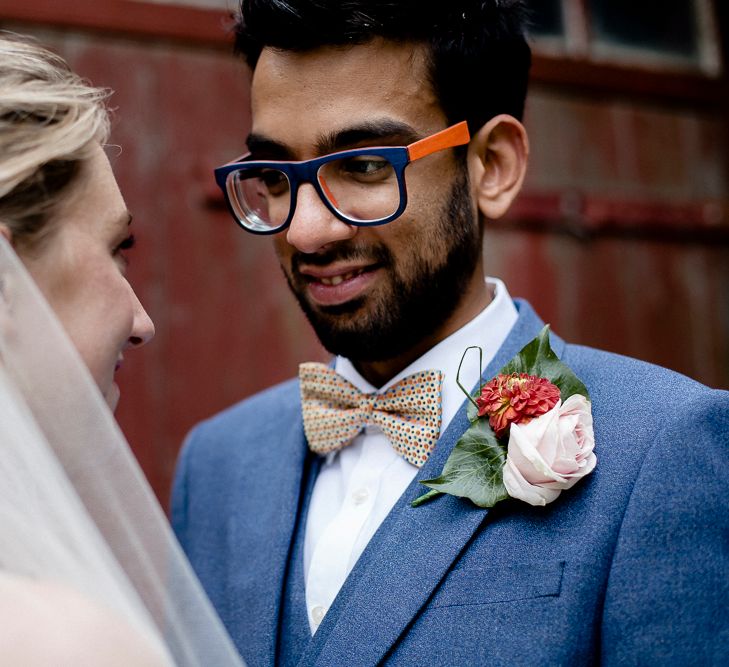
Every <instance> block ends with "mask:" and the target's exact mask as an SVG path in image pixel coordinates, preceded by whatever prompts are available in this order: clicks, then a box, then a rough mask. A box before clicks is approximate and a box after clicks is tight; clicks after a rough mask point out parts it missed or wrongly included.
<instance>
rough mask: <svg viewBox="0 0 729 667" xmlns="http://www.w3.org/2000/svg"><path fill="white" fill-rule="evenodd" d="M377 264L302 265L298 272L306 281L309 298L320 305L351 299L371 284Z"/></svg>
mask: <svg viewBox="0 0 729 667" xmlns="http://www.w3.org/2000/svg"><path fill="white" fill-rule="evenodd" d="M378 268H379V267H378V265H377V264H364V265H362V264H358V265H352V264H333V265H329V266H325V267H318V266H302V267H299V273H300V275H302V276H303V277H304V280H305V281H306V283H307V291H308V294H309V297H310V299H311V300H312V301H313V302H315V303H316V304H318V305H320V306H334V305H339V304H342V303H346V302H347V301H351V300H352V299H355V298H357V297H359V296H362V294H364V292H365V291H366V290H367V289H368V288H369V287H370V286H371V285H372V283H373V282H374V280H375V277H376V271H377V269H378Z"/></svg>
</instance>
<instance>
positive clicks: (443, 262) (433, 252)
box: [286, 168, 481, 362]
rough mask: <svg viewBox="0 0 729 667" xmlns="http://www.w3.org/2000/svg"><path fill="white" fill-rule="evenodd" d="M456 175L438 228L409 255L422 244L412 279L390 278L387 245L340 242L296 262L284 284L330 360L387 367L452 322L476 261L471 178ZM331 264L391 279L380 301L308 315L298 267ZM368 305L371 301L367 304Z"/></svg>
mask: <svg viewBox="0 0 729 667" xmlns="http://www.w3.org/2000/svg"><path fill="white" fill-rule="evenodd" d="M458 172H459V175H458V178H457V180H456V182H455V183H454V184H453V188H452V189H451V194H450V197H449V200H448V202H447V203H446V205H445V206H444V207H443V210H442V212H441V214H440V217H439V218H438V220H437V221H436V224H435V228H434V229H433V230H431V231H430V233H429V235H428V236H425V235H424V236H423V238H420V239H416V242H415V243H414V244H413V252H414V253H417V251H418V248H420V247H421V243H420V242H422V241H425V242H426V245H427V247H428V251H429V252H428V255H427V256H425V257H422V258H421V257H420V256H415V257H411V258H409V259H410V260H411V262H410V266H412V267H414V269H412V270H411V271H410V273H409V275H406V276H401V275H398V274H396V273H395V271H394V267H395V258H394V257H393V254H392V252H391V251H390V249H389V248H387V247H386V246H384V245H376V246H368V247H361V246H360V247H358V246H357V245H355V244H348V243H346V242H342V243H341V244H337V245H336V246H334V247H333V248H332V249H331V250H329V251H326V252H323V253H321V254H316V255H313V254H302V253H297V254H295V255H294V256H293V258H292V276H288V275H287V276H286V278H287V280H288V283H289V286H290V287H291V290H292V292H293V293H294V295H295V296H296V298H297V300H298V302H299V305H300V306H301V309H302V310H303V311H304V314H305V315H306V317H307V319H308V320H309V323H310V324H311V326H312V327H313V328H314V331H315V332H316V335H317V336H318V338H319V340H320V341H321V343H322V345H323V346H324V347H325V348H326V349H327V350H328V351H329V352H331V353H332V354H337V355H341V356H343V357H347V358H348V359H350V360H352V361H355V362H357V361H362V362H370V361H385V360H388V359H392V358H394V357H397V356H399V355H401V354H403V353H405V352H407V351H408V350H409V349H412V348H413V347H414V346H416V345H417V344H418V343H419V342H420V341H422V340H424V339H425V338H427V337H428V336H430V335H431V334H433V333H434V332H435V331H436V330H437V329H438V328H439V327H440V326H442V325H443V323H444V322H445V321H446V320H447V319H448V318H449V317H450V316H451V315H452V314H453V312H454V311H455V309H456V308H457V307H458V305H459V303H460V301H461V298H462V297H463V294H464V292H465V290H466V288H467V285H468V283H469V281H470V280H471V278H472V277H473V272H474V271H475V269H476V265H477V264H478V261H479V257H480V254H481V236H480V233H479V229H478V225H477V223H476V218H475V215H474V212H473V208H472V204H471V197H470V191H469V185H468V172H467V171H466V169H465V168H459V170H458ZM421 259H422V261H421ZM335 260H365V261H367V262H368V263H370V264H372V263H375V264H376V265H377V267H379V268H380V269H381V270H384V271H385V272H387V274H388V276H389V277H390V289H389V290H388V291H387V292H386V293H385V294H382V295H377V296H371V295H367V296H364V297H362V298H358V299H353V300H351V301H348V302H347V303H344V304H341V305H336V306H320V307H318V308H314V307H312V305H311V304H310V303H309V302H308V301H307V299H306V296H305V294H306V281H305V280H304V279H303V277H302V276H301V274H300V273H299V271H298V268H297V267H298V266H299V264H300V263H301V262H306V263H307V264H309V265H319V266H325V265H327V264H329V263H331V262H333V261H335ZM401 264H402V260H401ZM373 300H376V301H375V302H373V303H368V301H370V302H371V301H373ZM363 307H364V308H367V310H368V312H367V314H366V315H364V316H362V315H359V316H358V311H359V310H360V309H361V308H363Z"/></svg>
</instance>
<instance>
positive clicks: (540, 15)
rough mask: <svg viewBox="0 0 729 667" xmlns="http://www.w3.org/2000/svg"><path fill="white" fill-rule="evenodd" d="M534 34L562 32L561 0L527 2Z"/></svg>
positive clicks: (556, 34)
mask: <svg viewBox="0 0 729 667" xmlns="http://www.w3.org/2000/svg"><path fill="white" fill-rule="evenodd" d="M527 5H528V7H529V14H530V18H531V25H532V30H531V32H532V33H533V34H534V35H545V36H549V37H555V36H560V35H562V33H563V32H564V20H563V18H562V0H529V2H528V3H527Z"/></svg>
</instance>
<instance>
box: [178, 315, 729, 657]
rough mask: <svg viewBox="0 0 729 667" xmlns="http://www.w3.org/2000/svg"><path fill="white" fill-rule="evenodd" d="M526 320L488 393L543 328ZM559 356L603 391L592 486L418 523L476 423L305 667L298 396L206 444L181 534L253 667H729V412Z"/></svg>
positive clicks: (181, 508)
mask: <svg viewBox="0 0 729 667" xmlns="http://www.w3.org/2000/svg"><path fill="white" fill-rule="evenodd" d="M517 307H518V308H519V320H518V322H517V324H516V325H515V327H514V329H513V330H512V332H511V334H510V336H509V338H508V339H507V341H506V343H505V344H504V346H503V347H502V348H501V349H500V350H499V352H498V354H497V355H496V358H495V359H494V361H493V362H492V363H491V364H490V365H489V367H488V368H487V369H486V371H485V373H484V376H485V377H486V378H491V377H493V376H494V375H495V374H496V372H497V371H498V370H499V368H500V367H501V366H502V365H503V364H504V363H505V362H507V361H508V360H509V359H511V358H512V357H513V356H514V354H516V352H518V350H519V349H520V348H521V347H522V346H523V345H524V344H525V343H527V342H528V341H529V340H530V339H531V338H533V337H534V336H535V335H536V334H537V333H538V332H539V330H540V329H541V327H542V322H541V321H540V320H539V318H538V317H537V316H536V314H535V313H534V312H533V310H532V309H531V307H530V306H529V305H528V304H526V303H525V302H517ZM553 347H554V349H555V352H556V353H557V354H558V356H560V357H561V358H562V359H563V360H564V361H565V362H566V363H567V364H569V365H570V366H571V367H572V368H573V369H574V371H575V372H576V373H577V375H578V376H579V377H580V378H581V379H582V380H583V381H584V382H585V384H586V385H587V387H588V389H589V390H590V394H591V398H592V402H593V417H594V424H595V439H596V450H595V451H596V453H597V456H598V464H597V468H596V469H595V471H594V473H593V474H592V475H590V476H589V477H587V478H585V479H584V480H581V481H580V482H579V483H578V484H577V485H576V486H575V487H574V488H572V489H570V490H568V491H565V492H563V493H562V495H561V496H560V497H559V498H558V499H557V500H556V501H555V502H554V503H552V504H550V505H547V506H546V507H540V508H535V507H531V506H528V505H526V504H524V503H520V502H518V501H507V502H503V503H501V504H499V505H498V506H497V507H495V508H493V509H491V510H484V509H479V508H477V507H474V506H473V505H471V504H470V503H469V502H467V501H463V500H460V499H457V498H453V497H450V496H442V497H440V498H438V499H436V500H435V501H433V502H431V503H429V504H427V505H424V506H422V507H419V508H417V509H413V508H411V507H410V506H409V503H410V501H411V500H413V499H414V498H416V497H417V496H418V495H420V493H421V491H422V487H421V486H420V485H418V484H417V480H418V479H425V478H428V477H433V476H435V475H436V474H437V473H438V472H439V471H440V469H441V468H442V465H443V462H444V461H445V459H446V458H447V457H448V454H449V453H450V451H451V449H452V447H453V445H454V444H455V442H456V441H457V439H458V437H459V436H460V435H461V433H462V432H463V430H464V429H465V428H466V426H467V423H468V422H467V418H466V415H465V409H462V410H461V411H460V412H459V413H458V415H456V417H455V418H454V419H453V421H452V422H451V424H450V426H449V427H448V429H447V431H446V432H445V433H444V434H443V436H442V437H441V439H440V441H439V443H438V445H437V447H436V449H435V451H434V452H433V454H432V456H431V457H430V459H429V461H428V462H427V463H426V465H424V466H423V468H422V469H421V470H420V472H419V473H418V476H417V477H416V480H415V481H414V482H413V484H412V485H411V486H410V487H409V488H408V489H407V490H406V491H405V493H404V494H403V496H402V497H401V498H400V500H399V501H398V503H397V504H396V506H395V507H394V508H393V510H392V512H391V513H390V514H389V515H388V517H387V518H386V519H385V521H384V522H383V524H382V526H381V528H380V529H379V530H378V531H377V533H376V534H375V536H374V537H373V539H372V540H371V542H370V543H369V545H368V546H367V548H366V549H365V551H364V553H363V554H362V556H361V558H360V559H359V561H358V562H357V564H356V565H355V567H354V569H353V570H352V573H351V574H350V576H349V577H348V579H347V581H346V582H345V584H344V586H343V587H342V590H341V591H340V593H339V595H338V596H337V598H336V600H335V601H334V604H333V605H332V607H331V608H330V610H329V611H328V613H327V615H326V617H325V619H324V621H323V622H322V624H321V626H320V627H319V629H318V631H317V633H316V635H315V636H314V638H313V639H312V640H311V641H310V642H308V644H307V646H306V647H305V648H304V650H303V654H302V655H301V656H300V659H299V660H298V661H296V658H295V656H294V653H293V652H290V651H287V652H286V655H284V654H282V655H281V656H279V655H277V648H276V647H277V644H278V639H277V635H278V632H279V628H280V627H285V624H284V626H282V625H281V624H280V621H281V618H280V617H281V607H282V603H283V593H284V590H285V581H286V579H285V577H286V572H287V566H288V561H289V558H290V555H291V553H292V552H291V547H292V540H293V536H294V531H295V527H296V525H297V516H298V515H299V513H300V506H301V505H302V502H301V499H302V497H305V493H304V492H303V489H302V485H303V484H304V473H303V470H304V463H305V457H306V446H305V440H304V432H303V427H302V423H301V414H300V405H299V396H298V384H297V382H296V381H291V382H288V383H286V384H283V385H280V386H278V387H275V388H272V389H270V390H268V391H266V392H263V393H261V394H259V395H257V396H254V397H253V398H251V399H249V400H246V401H244V402H243V403H241V404H239V405H236V406H234V407H233V408H230V409H229V410H227V411H225V412H223V413H221V414H219V415H217V416H216V417H213V418H212V419H210V420H208V421H206V422H204V423H202V424H200V425H198V427H196V428H195V429H194V430H193V432H192V433H191V434H190V436H189V438H188V440H187V442H186V444H185V447H184V449H183V451H182V454H181V457H180V460H179V464H178V470H177V475H176V479H175V485H174V490H173V513H172V517H173V524H174V527H175V530H176V532H177V534H178V536H179V538H180V541H181V542H182V545H183V547H184V548H185V550H186V552H187V554H188V556H189V557H190V560H191V562H192V564H193V567H194V568H195V570H196V571H197V573H198V575H199V576H200V578H201V580H202V583H203V585H204V587H205V589H206V590H207V592H208V594H209V595H210V598H211V599H212V601H213V604H214V605H215V607H216V608H217V609H218V611H219V613H220V615H221V617H222V619H223V622H224V623H225V625H226V627H227V628H228V630H229V632H230V633H231V635H232V637H233V640H234V641H235V643H236V645H237V646H238V648H239V650H240V652H241V654H242V655H243V657H244V658H245V659H246V661H247V662H248V663H249V664H250V665H252V666H256V665H274V664H277V663H278V664H299V665H332V666H335V665H336V666H339V665H347V666H356V665H376V664H387V665H487V664H488V665H570V666H571V665H589V664H605V665H666V664H671V665H719V664H722V665H723V664H729V614H727V604H728V602H729V511H728V510H729V507H727V505H728V503H727V500H726V489H728V488H729V435H728V434H729V393H727V392H722V391H716V390H711V389H708V388H707V387H705V386H703V385H701V384H699V383H696V382H694V381H692V380H690V379H688V378H686V377H683V376H681V375H678V374H676V373H673V372H671V371H668V370H666V369H662V368H659V367H656V366H652V365H650V364H646V363H643V362H639V361H635V360H633V359H628V358H625V357H620V356H617V355H613V354H609V353H605V352H600V351H597V350H592V349H589V348H585V347H580V346H572V345H567V344H565V343H564V342H563V341H561V340H560V339H559V338H557V337H556V336H553ZM296 551H297V553H299V554H300V550H299V549H297V550H296ZM298 557H300V555H299V556H298ZM291 571H293V570H291ZM291 584H292V581H291V580H290V581H289V586H291ZM289 595H291V592H289ZM303 613H305V611H304V610H302V614H303ZM299 618H300V617H299ZM284 641H286V640H284ZM298 650H300V647H299V648H297V651H298ZM281 658H283V659H281Z"/></svg>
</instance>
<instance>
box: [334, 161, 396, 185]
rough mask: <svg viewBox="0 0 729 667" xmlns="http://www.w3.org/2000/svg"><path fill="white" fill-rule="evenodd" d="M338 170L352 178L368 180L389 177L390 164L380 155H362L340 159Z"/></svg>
mask: <svg viewBox="0 0 729 667" xmlns="http://www.w3.org/2000/svg"><path fill="white" fill-rule="evenodd" d="M340 170H341V172H342V173H343V174H345V175H348V176H350V177H352V178H359V179H364V180H368V181H370V180H379V179H380V178H387V177H389V176H390V174H391V173H392V165H391V164H390V163H389V162H388V161H387V160H385V159H383V158H381V157H377V156H372V155H363V156H361V157H354V158H349V159H347V160H342V161H341V165H340Z"/></svg>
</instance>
